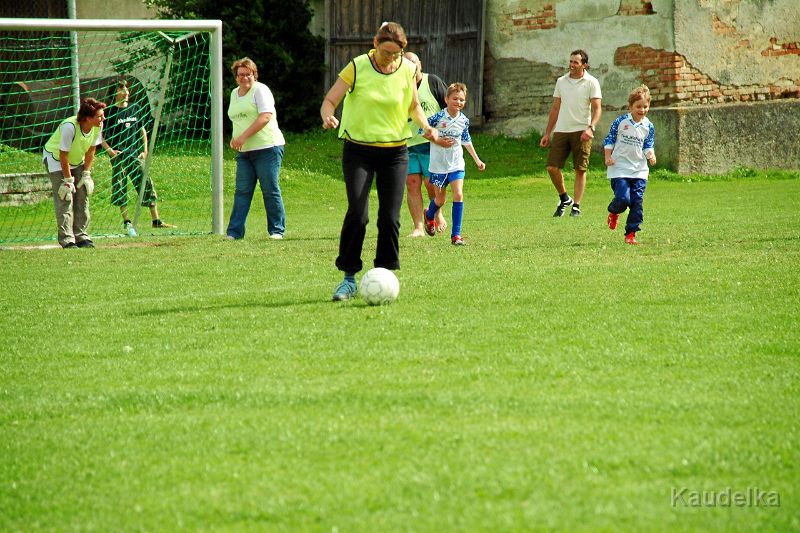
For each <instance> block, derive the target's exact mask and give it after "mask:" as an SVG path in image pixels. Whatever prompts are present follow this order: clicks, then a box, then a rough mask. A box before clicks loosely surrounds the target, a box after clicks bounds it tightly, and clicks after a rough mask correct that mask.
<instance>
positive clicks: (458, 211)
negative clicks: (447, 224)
mask: <svg viewBox="0 0 800 533" xmlns="http://www.w3.org/2000/svg"><path fill="white" fill-rule="evenodd" d="M451 216H452V217H453V229H452V231H451V233H450V236H451V237H455V236H456V235H461V220H462V219H463V218H464V202H453V211H452V215H451Z"/></svg>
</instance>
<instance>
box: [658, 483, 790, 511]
mask: <svg viewBox="0 0 800 533" xmlns="http://www.w3.org/2000/svg"><path fill="white" fill-rule="evenodd" d="M670 502H671V504H672V507H780V506H781V495H780V493H778V492H777V491H774V490H763V489H760V488H758V487H747V488H746V489H744V490H734V489H732V488H731V487H726V488H724V489H722V490H695V489H690V488H688V487H672V490H671V492H670Z"/></svg>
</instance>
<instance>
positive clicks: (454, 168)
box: [424, 83, 486, 246]
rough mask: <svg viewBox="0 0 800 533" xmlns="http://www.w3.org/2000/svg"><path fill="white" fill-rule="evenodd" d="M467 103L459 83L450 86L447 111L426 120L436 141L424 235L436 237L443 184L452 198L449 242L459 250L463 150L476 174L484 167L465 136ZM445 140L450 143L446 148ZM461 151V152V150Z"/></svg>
mask: <svg viewBox="0 0 800 533" xmlns="http://www.w3.org/2000/svg"><path fill="white" fill-rule="evenodd" d="M466 101H467V86H466V85H464V84H463V83H451V84H450V86H449V87H447V96H446V97H445V103H446V104H447V107H446V108H445V109H442V110H441V111H439V112H438V113H436V114H435V115H433V116H432V117H430V118H429V119H428V124H430V125H431V126H433V127H434V128H436V129H437V131H438V132H439V141H437V142H432V143H431V161H430V166H429V167H428V170H429V171H430V174H431V175H430V182H431V184H433V185H434V186H435V187H436V196H435V197H434V198H433V199H432V200H431V202H430V204H429V205H428V208H427V209H426V210H425V212H424V215H425V232H426V233H427V234H428V235H430V236H434V235H436V223H435V219H436V213H437V211H438V210H439V208H441V207H442V206H443V205H444V202H445V198H446V189H445V187H447V184H448V183H449V184H450V189H451V191H452V195H453V207H452V212H451V217H452V221H453V226H452V229H451V232H450V242H452V243H453V244H455V245H458V246H461V245H463V244H464V239H462V238H461V221H462V219H463V217H464V167H465V163H464V149H466V150H467V152H469V155H471V156H472V160H473V161H475V165H477V167H478V169H479V170H484V169H485V168H486V165H485V164H484V162H483V161H481V160H480V158H479V157H478V154H477V153H476V152H475V148H474V147H473V146H472V137H470V135H469V119H468V118H467V117H466V115H464V113H462V112H461V110H462V109H464V105H465V104H466ZM447 139H450V140H451V141H452V144H449V142H448V141H447ZM462 147H463V148H462Z"/></svg>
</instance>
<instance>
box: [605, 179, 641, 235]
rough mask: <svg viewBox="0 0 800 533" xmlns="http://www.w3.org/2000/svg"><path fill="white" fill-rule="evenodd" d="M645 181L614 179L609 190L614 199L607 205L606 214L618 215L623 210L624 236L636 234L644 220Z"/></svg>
mask: <svg viewBox="0 0 800 533" xmlns="http://www.w3.org/2000/svg"><path fill="white" fill-rule="evenodd" d="M646 187H647V180H643V179H636V178H614V179H612V180H611V188H612V189H613V190H614V199H613V200H611V203H610V204H608V212H609V213H616V214H620V213H622V212H624V211H625V209H630V211H628V219H627V220H626V221H625V235H628V234H629V233H636V232H637V231H639V226H640V224H641V223H642V221H643V220H644V209H643V204H644V190H645V188H646Z"/></svg>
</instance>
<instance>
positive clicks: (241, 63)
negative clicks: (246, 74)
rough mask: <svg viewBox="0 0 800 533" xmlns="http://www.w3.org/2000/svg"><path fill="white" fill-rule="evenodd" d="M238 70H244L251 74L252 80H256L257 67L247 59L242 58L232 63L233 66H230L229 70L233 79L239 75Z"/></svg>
mask: <svg viewBox="0 0 800 533" xmlns="http://www.w3.org/2000/svg"><path fill="white" fill-rule="evenodd" d="M240 68H246V69H247V70H249V71H250V72H252V73H253V79H254V80H257V79H258V67H257V66H256V64H255V63H254V62H253V60H252V59H250V58H249V57H243V58H241V59H237V60H236V61H234V62H233V65H231V70H232V71H233V75H234V77H235V76H238V75H239V69H240Z"/></svg>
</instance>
